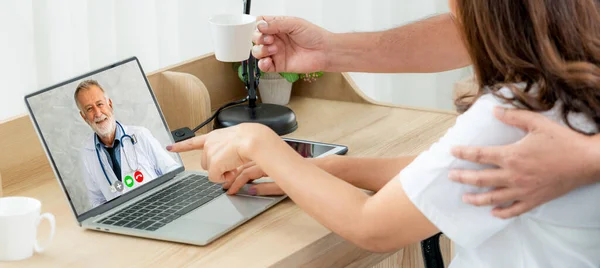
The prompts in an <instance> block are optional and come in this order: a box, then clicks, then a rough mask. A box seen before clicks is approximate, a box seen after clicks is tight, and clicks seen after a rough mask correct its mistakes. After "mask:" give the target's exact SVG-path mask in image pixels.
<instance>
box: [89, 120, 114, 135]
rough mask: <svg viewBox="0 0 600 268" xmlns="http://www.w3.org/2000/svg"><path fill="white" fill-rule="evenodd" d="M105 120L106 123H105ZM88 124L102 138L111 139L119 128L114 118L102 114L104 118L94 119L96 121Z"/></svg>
mask: <svg viewBox="0 0 600 268" xmlns="http://www.w3.org/2000/svg"><path fill="white" fill-rule="evenodd" d="M105 119H106V121H104V120H105ZM86 121H87V120H86ZM87 123H88V125H90V127H91V128H92V129H93V130H94V132H96V134H98V136H99V137H100V138H108V137H110V136H111V135H112V134H114V133H115V130H116V128H117V121H116V120H115V119H114V118H113V117H112V116H111V117H108V116H106V115H105V114H102V116H100V117H98V118H94V121H92V122H89V121H88V122H87Z"/></svg>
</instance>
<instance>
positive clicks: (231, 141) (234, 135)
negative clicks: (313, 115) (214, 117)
mask: <svg viewBox="0 0 600 268" xmlns="http://www.w3.org/2000/svg"><path fill="white" fill-rule="evenodd" d="M274 138H276V139H279V137H278V136H277V134H275V133H274V132H273V131H271V130H270V129H269V128H267V127H265V126H263V125H260V124H240V125H237V126H233V127H228V128H224V129H218V130H214V131H212V132H210V133H208V134H206V135H202V136H198V137H195V138H192V139H189V140H186V141H183V142H179V143H176V144H173V145H169V146H167V150H168V151H170V152H186V151H191V150H203V153H202V168H204V169H205V170H208V179H209V180H210V181H212V182H214V183H225V182H226V178H230V177H232V176H233V174H235V173H236V172H237V170H238V167H240V166H243V165H244V164H247V163H249V162H251V161H252V152H253V151H255V150H260V147H261V146H260V144H266V143H268V142H269V139H274Z"/></svg>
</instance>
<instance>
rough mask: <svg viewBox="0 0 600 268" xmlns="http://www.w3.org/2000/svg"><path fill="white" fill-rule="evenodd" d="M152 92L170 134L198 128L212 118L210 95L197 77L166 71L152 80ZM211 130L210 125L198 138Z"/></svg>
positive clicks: (202, 130)
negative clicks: (184, 129) (183, 129)
mask: <svg viewBox="0 0 600 268" xmlns="http://www.w3.org/2000/svg"><path fill="white" fill-rule="evenodd" d="M153 77H154V78H153V80H154V84H153V85H152V89H153V91H154V94H155V95H156V99H157V100H158V103H159V104H160V107H161V110H162V112H163V114H164V115H165V119H166V120H167V123H168V124H169V128H170V129H171V130H175V129H179V128H183V127H189V128H190V129H194V128H195V127H196V126H197V125H199V124H200V123H202V122H203V121H204V120H206V119H207V118H209V117H210V115H211V104H210V95H209V93H208V90H207V89H206V86H205V85H204V83H202V81H200V79H198V77H196V76H193V75H191V74H187V73H179V72H171V71H165V72H162V73H158V74H155V75H154V76H153ZM210 130H212V124H208V125H206V126H205V127H203V128H202V129H200V130H199V131H198V133H199V134H203V133H208V132H209V131H210Z"/></svg>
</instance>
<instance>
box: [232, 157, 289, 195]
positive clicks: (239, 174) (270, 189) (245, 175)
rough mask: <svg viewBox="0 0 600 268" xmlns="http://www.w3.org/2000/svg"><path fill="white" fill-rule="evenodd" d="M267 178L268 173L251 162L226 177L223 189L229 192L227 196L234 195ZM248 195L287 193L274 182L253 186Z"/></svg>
mask: <svg viewBox="0 0 600 268" xmlns="http://www.w3.org/2000/svg"><path fill="white" fill-rule="evenodd" d="M267 176H268V175H267V173H265V172H264V171H263V170H262V169H261V168H260V167H259V166H257V165H256V163H254V162H249V163H246V164H245V165H243V166H241V167H239V168H237V170H235V171H234V172H230V173H228V174H226V175H225V181H226V182H225V183H224V184H223V189H226V190H227V194H230V195H234V194H237V193H238V192H239V191H240V189H241V188H242V187H244V185H245V184H247V183H251V182H253V181H254V180H257V179H260V178H263V177H267ZM248 194H249V195H263V196H269V195H284V194H285V193H284V192H283V190H281V188H280V187H279V186H278V185H277V184H275V183H274V182H261V183H256V184H253V185H251V186H250V187H249V188H248Z"/></svg>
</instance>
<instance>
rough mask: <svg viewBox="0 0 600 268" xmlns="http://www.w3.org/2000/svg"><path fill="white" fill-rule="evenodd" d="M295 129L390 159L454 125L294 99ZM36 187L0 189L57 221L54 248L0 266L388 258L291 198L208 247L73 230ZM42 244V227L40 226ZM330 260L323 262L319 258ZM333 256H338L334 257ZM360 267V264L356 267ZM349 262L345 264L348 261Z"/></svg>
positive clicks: (49, 185) (54, 192) (43, 182)
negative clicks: (31, 201) (351, 240)
mask: <svg viewBox="0 0 600 268" xmlns="http://www.w3.org/2000/svg"><path fill="white" fill-rule="evenodd" d="M289 106H290V107H291V108H292V109H293V110H294V111H295V112H296V114H297V117H298V121H299V128H298V130H297V131H296V132H294V133H292V134H290V135H288V136H289V137H293V138H300V139H307V140H315V141H323V142H332V143H339V144H345V145H348V146H349V148H350V151H349V153H348V155H351V156H377V157H391V156H398V155H411V154H417V153H419V152H421V151H423V150H425V149H426V148H427V147H428V146H429V145H431V144H432V143H433V142H435V141H436V140H437V139H438V138H439V137H440V136H441V135H442V134H443V133H444V132H445V131H446V130H447V129H448V128H449V127H450V126H451V125H452V124H453V123H454V119H455V115H453V114H451V113H442V112H429V111H422V110H411V109H404V108H396V107H386V106H378V105H372V104H360V103H349V102H341V101H329V100H322V99H313V98H305V97H294V98H293V99H292V102H291V103H290V105H289ZM182 157H183V159H184V163H185V165H186V167H187V168H188V169H200V162H199V154H198V153H194V152H192V153H186V154H183V155H182ZM37 176H39V178H30V179H35V180H36V181H38V182H39V183H37V184H36V185H34V186H31V185H30V186H28V187H22V186H19V185H18V184H16V185H10V186H9V187H8V188H6V189H4V194H5V195H24V196H31V197H35V198H38V199H40V200H41V201H42V203H43V207H42V211H44V212H51V213H53V214H54V215H55V216H56V223H57V230H56V236H55V238H54V241H53V244H52V245H51V246H50V247H49V248H48V250H47V251H46V252H45V253H43V254H36V255H34V257H32V258H30V259H28V260H26V261H21V262H14V263H0V266H2V267H29V266H35V267H41V266H43V267H68V266H75V267H81V266H95V265H99V266H102V267H137V266H141V267H145V266H168V267H177V266H192V267H267V266H273V267H291V266H297V265H299V264H304V265H306V266H321V267H334V266H339V264H340V263H337V262H339V260H340V259H343V258H346V259H348V258H349V259H352V260H351V261H350V262H349V263H353V266H354V267H369V266H372V265H370V264H368V263H378V262H380V261H381V260H383V259H384V258H386V257H387V256H389V255H390V254H387V255H386V254H370V253H365V252H364V251H362V250H360V249H355V248H352V247H353V245H350V244H348V243H347V242H345V241H343V240H341V238H339V237H338V236H337V235H335V234H332V233H331V232H330V231H329V230H327V229H326V228H325V227H323V226H322V225H320V224H319V223H318V222H316V221H315V220H314V219H312V218H311V217H309V216H308V215H307V214H305V213H304V212H303V211H301V210H300V209H299V208H298V207H297V206H295V205H294V204H293V202H291V201H290V200H289V199H288V200H286V201H284V202H281V203H280V204H278V205H276V206H275V207H273V208H271V209H269V210H268V211H266V212H265V213H263V214H261V215H260V216H258V217H256V218H254V219H252V220H250V221H249V222H247V223H246V224H244V225H242V226H241V227H239V228H237V229H235V230H233V231H232V232H230V233H229V234H227V235H225V236H224V237H222V238H220V239H218V240H217V241H215V242H213V243H212V244H210V245H208V246H206V247H197V246H190V245H183V244H177V243H170V242H164V241H156V240H149V239H143V238H135V237H128V236H121V235H116V234H107V233H100V232H95V231H89V230H84V229H82V228H80V227H78V226H77V224H76V221H75V219H74V217H73V216H72V213H71V210H70V208H69V206H68V204H67V202H66V200H65V198H64V195H63V193H62V192H61V190H60V187H59V185H58V183H57V182H56V179H55V178H54V175H53V173H52V171H51V170H50V169H49V168H47V169H46V170H44V171H43V172H40V173H39V175H37ZM40 228H41V229H40V235H39V237H40V238H41V239H43V238H44V237H45V233H46V232H47V226H45V224H42V226H41V227H40ZM417 249H418V247H417V245H413V246H411V247H409V248H407V249H405V250H404V252H402V251H401V252H398V253H396V254H397V255H398V258H402V259H400V260H397V261H398V263H402V264H405V265H406V266H410V267H413V265H414V264H415V263H419V262H420V261H419V260H418V259H420V256H419V251H417ZM324 253H326V255H328V256H331V258H320V257H319V256H320V255H324ZM336 254H338V256H336ZM361 261H362V263H361ZM347 263H348V262H347Z"/></svg>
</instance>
